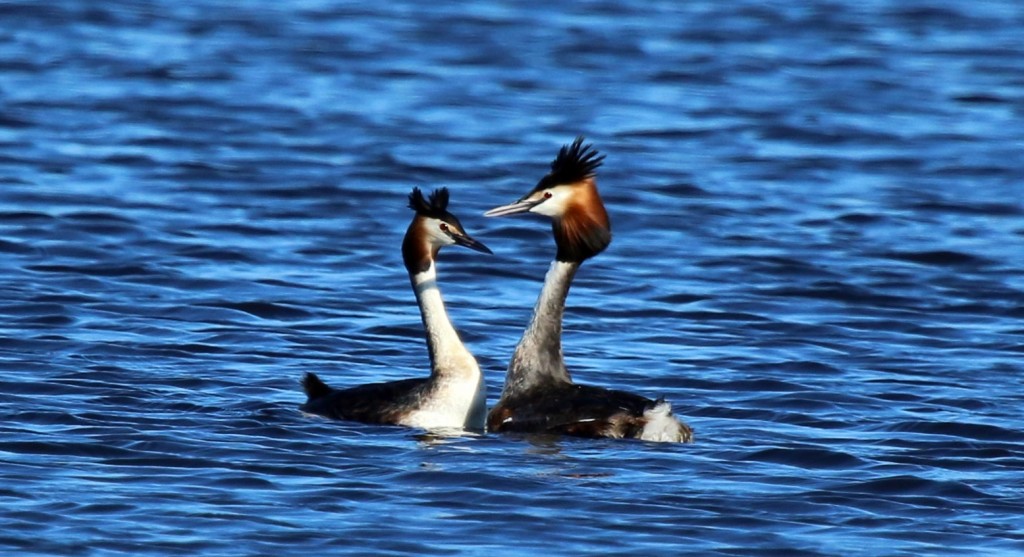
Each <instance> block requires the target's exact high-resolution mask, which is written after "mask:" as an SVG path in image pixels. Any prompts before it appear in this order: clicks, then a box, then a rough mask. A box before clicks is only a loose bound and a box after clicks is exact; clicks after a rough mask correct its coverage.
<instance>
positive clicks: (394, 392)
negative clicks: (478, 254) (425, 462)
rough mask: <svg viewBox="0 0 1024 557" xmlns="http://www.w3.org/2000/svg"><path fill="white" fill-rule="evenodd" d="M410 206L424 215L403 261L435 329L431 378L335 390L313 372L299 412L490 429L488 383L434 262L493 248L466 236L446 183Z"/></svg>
mask: <svg viewBox="0 0 1024 557" xmlns="http://www.w3.org/2000/svg"><path fill="white" fill-rule="evenodd" d="M409 208H411V209H413V210H414V211H416V216H415V217H413V219H412V223H411V224H409V229H408V230H407V231H406V233H405V239H404V240H403V241H402V259H403V260H404V261H405V268H406V270H407V271H409V279H410V280H411V281H412V289H413V291H414V292H415V293H416V301H417V302H418V303H419V306H420V314H421V316H422V318H423V327H424V328H425V329H426V333H427V348H428V351H429V353H430V377H420V378H415V379H402V380H400V381H392V382H389V383H373V384H370V385H361V386H359V387H353V388H350V389H332V388H331V387H328V386H327V384H326V383H324V382H323V381H321V380H320V378H319V377H317V376H316V374H314V373H306V375H305V376H304V377H303V378H302V388H303V389H304V390H305V391H306V396H307V397H308V400H307V401H306V403H305V404H303V405H302V406H300V407H299V409H300V410H301V411H303V412H305V413H307V414H315V415H318V416H323V417H326V418H333V419H336V420H353V421H358V422H366V423H375V424H395V425H403V426H408V427H420V428H424V429H450V428H451V429H454V428H459V429H468V430H477V431H483V429H484V418H485V416H486V413H487V393H486V385H485V383H484V379H483V375H482V374H481V373H480V366H478V365H477V363H476V359H475V358H473V354H471V353H470V352H469V350H468V349H466V347H465V345H463V344H462V341H461V340H460V339H459V335H458V333H457V332H456V331H455V327H453V326H452V322H451V320H449V319H448V312H447V311H446V310H445V307H444V301H443V300H442V299H441V291H440V290H439V289H438V287H437V269H436V268H435V265H434V262H435V260H436V258H437V254H438V252H439V251H440V250H441V248H442V247H444V246H451V245H460V246H465V247H467V248H470V249H474V250H476V251H482V252H484V253H491V250H490V249H488V248H487V246H485V245H483V244H482V243H480V242H478V241H476V240H474V239H473V238H471V237H470V236H469V234H466V231H465V229H464V228H463V227H462V224H461V223H460V222H459V219H457V218H456V217H455V215H453V214H451V213H449V212H448V190H447V189H446V188H441V189H439V190H436V191H434V192H433V193H431V194H430V197H429V198H424V197H423V193H422V192H421V191H420V190H419V188H413V190H412V193H410V194H409Z"/></svg>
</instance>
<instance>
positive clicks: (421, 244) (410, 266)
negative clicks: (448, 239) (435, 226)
mask: <svg viewBox="0 0 1024 557" xmlns="http://www.w3.org/2000/svg"><path fill="white" fill-rule="evenodd" d="M439 250H440V248H439V247H437V246H431V244H430V242H429V241H428V240H427V231H426V229H425V224H424V219H423V217H419V216H417V217H416V218H414V219H412V222H411V223H410V224H409V229H408V230H406V231H405V238H404V239H403V240H402V261H404V262H405V269H406V270H407V271H409V275H410V276H411V275H415V274H417V273H422V272H423V271H426V270H427V269H428V268H429V267H430V265H431V263H433V262H434V259H435V258H436V257H437V252H438V251H439Z"/></svg>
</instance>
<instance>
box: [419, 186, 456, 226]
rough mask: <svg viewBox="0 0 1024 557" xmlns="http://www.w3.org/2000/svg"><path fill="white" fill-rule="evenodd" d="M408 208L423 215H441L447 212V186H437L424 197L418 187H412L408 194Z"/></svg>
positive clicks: (434, 216) (439, 216) (438, 216)
mask: <svg viewBox="0 0 1024 557" xmlns="http://www.w3.org/2000/svg"><path fill="white" fill-rule="evenodd" d="M409 208H410V209H412V210H413V211H416V213H417V214H419V215H423V216H425V217H431V218H437V219H439V218H441V217H443V216H444V215H445V213H447V212H448V188H438V189H436V190H434V191H432V192H430V196H429V197H426V198H424V197H423V192H422V191H420V189H419V188H413V189H412V193H410V194H409Z"/></svg>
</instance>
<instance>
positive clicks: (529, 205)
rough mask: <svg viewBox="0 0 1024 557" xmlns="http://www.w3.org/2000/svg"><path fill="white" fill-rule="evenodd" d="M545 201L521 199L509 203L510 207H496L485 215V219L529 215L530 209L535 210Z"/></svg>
mask: <svg viewBox="0 0 1024 557" xmlns="http://www.w3.org/2000/svg"><path fill="white" fill-rule="evenodd" d="M542 201H544V200H543V199H541V200H538V201H528V200H525V199H520V200H519V201H516V202H515V203H509V204H508V205H502V206H501V207H495V208H493V209H491V210H490V211H487V212H486V213H484V216H485V217H507V216H509V215H518V214H520V213H527V212H529V211H530V209H533V208H534V207H536V206H537V205H540V204H541V202H542Z"/></svg>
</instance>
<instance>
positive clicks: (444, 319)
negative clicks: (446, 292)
mask: <svg viewBox="0 0 1024 557" xmlns="http://www.w3.org/2000/svg"><path fill="white" fill-rule="evenodd" d="M409 279H410V280H411V282H412V289H413V291H414V292H415V293H416V301H417V302H418V303H419V306H420V315H421V317H422V318H423V328H424V329H426V333H427V350H428V351H429V353H430V375H431V377H435V376H439V375H461V374H466V373H479V372H480V368H479V367H478V366H477V364H476V360H475V359H474V358H473V355H472V354H470V352H469V350H467V349H466V346H465V345H463V344H462V340H461V339H460V338H459V334H458V333H457V332H456V331H455V327H454V326H453V325H452V322H451V319H449V318H448V312H447V311H446V310H445V307H444V300H443V299H442V298H441V290H440V289H438V287H437V271H436V269H435V267H434V262H433V261H430V262H429V264H428V265H427V266H426V269H425V270H423V271H420V272H418V273H415V274H410V275H409Z"/></svg>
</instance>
